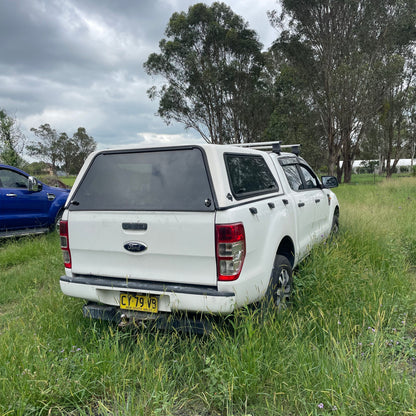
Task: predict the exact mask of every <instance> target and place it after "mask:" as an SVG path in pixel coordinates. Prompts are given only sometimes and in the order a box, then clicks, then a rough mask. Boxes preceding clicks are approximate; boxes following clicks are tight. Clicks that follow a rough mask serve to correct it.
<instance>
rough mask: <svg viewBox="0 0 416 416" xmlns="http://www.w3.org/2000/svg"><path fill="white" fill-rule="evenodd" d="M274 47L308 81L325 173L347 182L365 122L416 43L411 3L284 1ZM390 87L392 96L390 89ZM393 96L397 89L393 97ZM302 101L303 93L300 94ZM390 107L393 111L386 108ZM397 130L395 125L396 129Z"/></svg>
mask: <svg viewBox="0 0 416 416" xmlns="http://www.w3.org/2000/svg"><path fill="white" fill-rule="evenodd" d="M281 4H282V13H281V14H280V15H279V14H278V13H277V12H276V11H274V12H271V13H270V14H269V17H270V20H271V22H272V24H274V25H275V26H278V27H279V28H281V29H283V31H282V32H281V35H280V37H279V38H278V39H277V40H276V42H275V44H274V46H273V47H274V48H277V49H279V50H280V51H281V52H282V53H283V55H284V57H285V58H286V59H287V60H288V62H289V64H290V65H291V66H292V67H293V68H294V69H296V71H297V73H298V74H299V75H300V77H301V78H302V79H303V80H305V81H306V85H307V89H306V92H307V93H308V94H309V96H308V97H307V101H306V102H308V105H309V107H310V108H313V109H315V110H316V111H317V112H318V114H319V117H320V120H321V126H322V128H323V129H324V132H325V136H326V142H327V143H326V144H327V153H328V168H329V172H330V173H332V174H333V173H335V172H336V171H337V167H338V163H339V161H341V160H342V170H338V176H339V177H341V175H342V174H343V175H344V178H345V180H346V181H349V179H350V177H351V170H352V162H353V160H354V158H355V157H356V156H357V155H358V153H359V151H360V145H361V143H362V142H363V140H365V138H366V133H367V132H368V129H369V126H370V123H371V122H372V120H374V117H376V116H377V115H379V114H380V112H383V111H385V110H383V108H385V107H386V100H388V99H389V98H388V97H390V98H392V97H391V94H390V95H389V93H388V91H390V93H392V92H393V89H394V88H393V86H394V85H396V87H398V88H399V89H400V88H401V87H399V85H400V82H399V84H397V81H398V80H400V79H401V78H402V76H403V73H404V71H405V67H406V57H407V56H408V53H409V51H410V50H411V48H412V47H413V45H414V41H415V39H416V29H415V2H414V0H410V1H407V0H400V1H396V2H392V1H390V0H351V1H348V2H346V1H344V0H314V1H312V2H311V1H308V0H282V1H281ZM392 88H393V89H392ZM396 92H397V93H398V92H399V90H396ZM304 94H305V92H304ZM390 108H391V107H390ZM396 128H397V126H396Z"/></svg>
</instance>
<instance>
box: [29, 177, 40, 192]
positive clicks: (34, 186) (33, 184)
mask: <svg viewBox="0 0 416 416" xmlns="http://www.w3.org/2000/svg"><path fill="white" fill-rule="evenodd" d="M27 182H28V183H27V188H28V189H29V191H30V192H40V191H41V190H42V184H41V183H40V182H39V181H38V180H37V179H36V178H34V177H33V176H29V178H28V180H27Z"/></svg>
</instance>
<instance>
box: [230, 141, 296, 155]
mask: <svg viewBox="0 0 416 416" xmlns="http://www.w3.org/2000/svg"><path fill="white" fill-rule="evenodd" d="M234 146H239V147H250V148H252V149H256V150H271V151H272V152H273V153H277V154H278V155H280V153H281V151H282V149H289V148H290V149H291V153H293V154H295V155H296V156H299V154H300V144H284V145H282V144H280V142H279V141H273V142H258V143H236V144H234Z"/></svg>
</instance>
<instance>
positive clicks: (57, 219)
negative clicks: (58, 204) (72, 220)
mask: <svg viewBox="0 0 416 416" xmlns="http://www.w3.org/2000/svg"><path fill="white" fill-rule="evenodd" d="M62 214H63V211H59V212H58V214H57V215H56V217H55V222H54V223H53V224H52V225H51V226H50V228H49V229H50V231H51V232H53V231H56V232H57V233H58V235H59V224H60V223H61V219H62Z"/></svg>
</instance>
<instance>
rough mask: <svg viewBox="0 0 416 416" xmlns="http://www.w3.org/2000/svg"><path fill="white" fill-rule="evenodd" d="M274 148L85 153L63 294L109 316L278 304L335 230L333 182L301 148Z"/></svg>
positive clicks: (68, 236) (65, 241) (68, 223)
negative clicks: (307, 259)
mask: <svg viewBox="0 0 416 416" xmlns="http://www.w3.org/2000/svg"><path fill="white" fill-rule="evenodd" d="M281 147H286V146H280V143H279V142H268V143H257V144H251V145H250V144H247V145H241V146H237V145H212V144H205V145H181V146H169V147H168V146H152V147H138V146H136V147H132V148H128V149H123V150H119V149H115V150H105V151H98V152H95V153H93V154H91V155H90V157H89V158H88V160H87V161H86V162H85V164H84V166H83V168H82V170H81V172H80V174H79V175H78V177H77V179H76V181H75V184H74V186H73V188H72V190H71V193H70V194H69V197H68V200H67V203H66V207H65V211H64V214H63V217H62V221H61V223H60V234H61V249H62V251H63V257H64V264H65V275H64V276H61V279H60V285H61V289H62V291H63V292H64V293H65V294H66V295H69V296H73V297H78V298H82V299H85V300H87V301H88V302H87V303H86V304H85V306H84V315H85V316H91V317H93V318H99V319H108V320H120V319H121V317H123V319H130V320H133V319H134V320H145V319H157V318H158V317H161V316H163V315H165V316H167V315H169V314H170V313H171V312H174V311H186V312H203V313H213V314H228V313H231V312H232V311H234V310H235V309H236V308H240V307H242V306H244V305H248V304H252V303H255V302H258V301H261V300H263V299H265V298H266V299H267V300H268V301H269V300H270V301H272V302H273V304H274V305H276V307H278V308H280V307H282V306H283V304H284V302H285V301H286V300H287V298H288V296H289V295H290V292H291V289H292V270H293V268H294V267H295V266H296V265H297V264H298V263H299V262H300V261H301V260H302V259H303V258H304V257H305V256H306V255H307V254H308V253H309V251H310V250H311V247H312V246H313V245H314V244H316V243H318V242H320V241H322V240H323V239H325V238H327V237H328V236H329V234H330V233H331V231H336V230H337V229H338V219H339V204H338V200H337V198H336V196H335V194H334V193H333V192H332V191H331V190H330V189H328V188H331V187H335V186H337V185H338V183H337V180H336V178H334V177H331V176H327V177H322V178H321V181H320V180H319V179H318V178H317V176H316V175H315V173H314V172H313V171H312V169H311V168H310V167H309V165H308V164H307V163H306V162H305V161H304V160H303V159H302V158H301V157H299V154H298V151H297V150H298V147H294V148H293V149H292V151H291V152H282V151H281ZM259 148H260V149H266V148H267V149H268V150H271V151H265V150H259Z"/></svg>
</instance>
